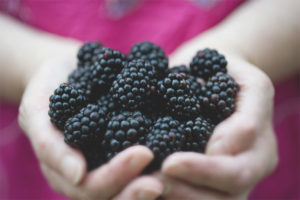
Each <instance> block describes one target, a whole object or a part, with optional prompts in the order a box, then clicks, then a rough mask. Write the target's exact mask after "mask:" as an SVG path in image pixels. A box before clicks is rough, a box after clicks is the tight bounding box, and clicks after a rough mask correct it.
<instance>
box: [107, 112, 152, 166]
mask: <svg viewBox="0 0 300 200" xmlns="http://www.w3.org/2000/svg"><path fill="white" fill-rule="evenodd" d="M150 125H151V120H150V119H148V118H146V117H145V116H144V115H143V114H142V113H141V112H140V111H134V112H129V111H125V112H122V113H120V114H118V115H116V116H114V117H112V118H111V120H110V121H109V122H108V125H107V130H106V133H105V135H104V139H103V141H102V147H103V148H104V149H105V151H106V158H107V159H108V160H109V159H111V158H112V157H114V156H115V155H116V154H117V153H119V152H120V151H122V150H124V149H125V148H127V147H129V146H132V145H135V144H144V141H145V135H146V134H147V133H148V131H149V127H150Z"/></svg>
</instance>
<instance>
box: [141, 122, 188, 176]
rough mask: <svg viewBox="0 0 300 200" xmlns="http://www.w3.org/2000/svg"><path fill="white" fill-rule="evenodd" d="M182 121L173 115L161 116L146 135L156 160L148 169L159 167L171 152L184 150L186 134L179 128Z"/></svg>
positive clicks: (147, 143)
mask: <svg viewBox="0 0 300 200" xmlns="http://www.w3.org/2000/svg"><path fill="white" fill-rule="evenodd" d="M179 126H180V123H179V121H177V120H176V119H174V118H172V117H171V116H165V117H160V118H158V120H157V121H156V122H155V124H154V125H153V127H151V130H150V132H149V134H148V135H147V137H146V146H147V147H148V148H149V149H151V151H152V152H153V153H154V161H153V162H152V163H151V164H150V166H149V167H148V169H147V170H146V171H148V172H149V171H153V170H156V169H159V168H160V166H161V163H162V162H163V160H164V159H165V158H166V157H167V156H168V155H170V154H172V153H174V152H176V151H181V150H183V147H184V144H185V135H184V134H182V132H181V131H180V130H179Z"/></svg>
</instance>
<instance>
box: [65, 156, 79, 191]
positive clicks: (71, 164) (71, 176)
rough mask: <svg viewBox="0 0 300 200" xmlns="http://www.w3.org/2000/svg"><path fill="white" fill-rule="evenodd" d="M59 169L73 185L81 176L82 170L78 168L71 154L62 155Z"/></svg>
mask: <svg viewBox="0 0 300 200" xmlns="http://www.w3.org/2000/svg"><path fill="white" fill-rule="evenodd" d="M61 171H62V173H63V175H64V176H65V177H66V178H67V179H68V180H69V181H71V182H72V183H73V184H74V185H76V184H78V183H79V181H80V179H81V176H82V170H81V169H80V165H79V163H78V161H77V160H76V159H75V158H74V157H73V156H70V155H67V156H65V157H64V159H63V161H62V163H61Z"/></svg>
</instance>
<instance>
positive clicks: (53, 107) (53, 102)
mask: <svg viewBox="0 0 300 200" xmlns="http://www.w3.org/2000/svg"><path fill="white" fill-rule="evenodd" d="M49 100H50V104H49V111H48V115H49V116H50V120H51V122H52V123H53V124H55V125H56V126H57V127H58V128H59V129H61V130H63V128H64V125H65V122H66V121H67V119H68V118H69V117H71V116H73V115H74V114H75V113H76V112H78V111H79V110H80V109H81V108H82V107H83V106H85V104H86V98H85V96H84V93H83V91H82V90H80V89H75V88H73V87H72V86H70V85H68V84H66V83H63V84H61V85H60V86H59V88H57V89H56V90H55V91H54V94H53V95H51V96H50V99H49Z"/></svg>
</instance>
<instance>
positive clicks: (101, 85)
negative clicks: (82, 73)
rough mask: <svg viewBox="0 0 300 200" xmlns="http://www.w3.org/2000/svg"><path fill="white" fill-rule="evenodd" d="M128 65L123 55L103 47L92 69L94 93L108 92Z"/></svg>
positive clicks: (91, 78)
mask: <svg viewBox="0 0 300 200" xmlns="http://www.w3.org/2000/svg"><path fill="white" fill-rule="evenodd" d="M126 64H127V58H126V56H125V55H124V54H123V53H121V52H120V51H118V50H113V49H111V48H105V47H103V48H102V49H101V51H100V53H99V54H98V55H97V59H96V61H95V62H94V63H93V65H92V66H91V68H90V70H91V73H90V80H91V82H92V85H93V90H95V91H94V92H95V93H99V94H103V93H105V92H107V90H108V89H109V88H110V87H111V84H112V82H113V81H114V80H115V79H116V77H117V75H118V74H119V73H120V71H121V70H122V68H123V67H124V66H126Z"/></svg>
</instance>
